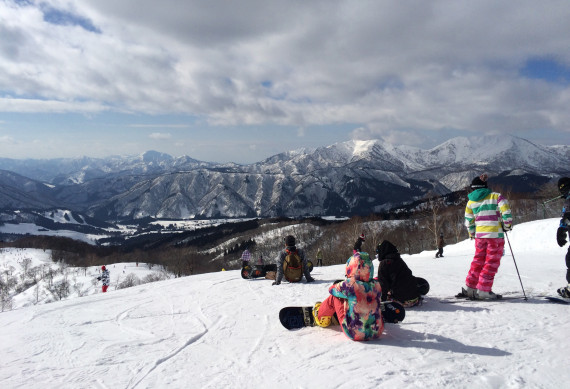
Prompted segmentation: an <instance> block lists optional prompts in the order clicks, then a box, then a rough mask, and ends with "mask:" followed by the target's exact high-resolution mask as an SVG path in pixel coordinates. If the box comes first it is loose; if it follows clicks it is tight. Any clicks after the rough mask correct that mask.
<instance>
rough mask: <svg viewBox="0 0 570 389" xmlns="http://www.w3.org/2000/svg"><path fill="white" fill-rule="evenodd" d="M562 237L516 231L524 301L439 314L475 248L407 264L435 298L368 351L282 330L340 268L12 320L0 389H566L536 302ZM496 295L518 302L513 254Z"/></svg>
mask: <svg viewBox="0 0 570 389" xmlns="http://www.w3.org/2000/svg"><path fill="white" fill-rule="evenodd" d="M556 227H557V221H556V220H555V219H550V220H544V221H537V222H533V223H526V224H521V225H516V226H515V228H514V230H513V231H512V232H511V233H510V239H511V244H512V246H513V250H514V252H515V255H516V260H517V264H518V268H519V271H520V274H521V277H522V281H523V284H524V286H525V291H526V294H527V296H529V301H524V300H522V299H520V300H509V301H502V302H471V301H465V302H458V303H455V304H444V303H441V301H440V300H442V299H449V298H452V297H453V296H454V295H455V294H456V293H457V292H458V291H459V290H460V288H461V286H463V284H464V280H465V276H466V275H467V270H468V268H469V264H470V262H471V259H472V256H473V252H474V250H473V242H472V241H464V242H460V243H458V244H455V245H448V246H446V248H445V251H444V255H445V257H444V258H441V259H434V258H433V257H434V253H435V250H433V251H426V252H423V253H420V254H417V255H413V256H407V255H404V256H403V258H404V260H405V261H406V262H407V263H408V265H409V266H410V268H411V269H412V271H413V272H414V274H415V275H417V276H420V277H424V278H426V279H427V280H428V281H429V282H430V285H431V290H430V293H429V295H428V296H427V298H426V301H425V303H424V305H422V306H421V307H414V308H410V309H408V310H407V312H406V319H405V320H404V322H402V323H401V324H397V325H393V324H386V327H385V331H384V334H383V336H382V337H381V338H380V339H378V340H375V341H371V342H353V341H350V340H348V339H347V337H346V336H345V335H344V334H343V333H342V331H341V330H340V327H338V326H337V327H329V328H319V327H313V328H303V329H301V330H297V331H287V330H286V329H284V328H283V327H282V326H281V324H280V323H279V319H278V312H279V310H280V309H281V308H282V307H284V306H287V305H308V304H313V303H314V302H315V301H322V300H323V299H324V298H325V297H326V295H327V290H328V287H329V285H330V284H331V283H332V282H333V281H334V280H336V279H339V278H342V277H343V274H344V266H342V265H340V266H330V267H317V268H315V269H314V270H313V273H312V275H313V276H314V277H315V279H316V282H315V283H311V284H305V283H302V284H288V283H287V282H283V283H282V284H281V285H279V286H271V281H269V280H265V279H254V280H244V279H242V278H241V276H240V272H239V271H225V272H218V273H210V274H202V275H197V276H191V277H184V278H178V279H171V280H167V281H162V282H156V283H151V284H145V285H141V286H138V287H133V288H128V289H122V290H111V291H110V292H108V293H105V294H102V293H98V294H95V295H89V296H87V297H81V298H75V299H71V300H67V301H61V302H55V303H51V304H45V305H35V306H29V307H26V308H20V309H15V310H13V311H9V312H4V313H1V314H0V328H2V332H1V334H0V362H1V363H2V369H0V386H1V387H2V388H41V389H45V388H56V387H57V388H73V389H77V388H137V389H141V388H162V387H170V388H220V387H232V388H256V387H271V388H314V387H315V386H318V385H321V383H322V382H323V380H326V383H327V387H330V388H346V389H349V388H350V389H352V388H354V387H358V388H379V387H380V388H394V387H406V388H436V387H437V388H441V387H449V388H473V387H476V388H521V387H532V388H545V389H546V388H561V387H566V386H567V385H568V382H569V380H570V374H569V373H568V369H567V366H566V365H567V355H566V354H567V350H568V348H569V347H570V339H569V338H568V331H565V330H564V329H565V328H567V324H568V323H567V322H568V319H567V318H568V314H569V312H568V306H565V305H559V304H552V303H549V302H547V301H545V300H544V299H543V298H541V297H539V296H542V295H546V294H553V293H555V291H556V289H557V288H558V287H560V286H561V285H563V283H564V282H565V281H564V274H565V271H566V269H565V265H564V255H565V252H566V248H559V247H558V246H557V245H556V241H555V230H556ZM364 249H368V250H369V251H372V250H371V248H368V247H366V246H365V247H364ZM350 254H351V253H350V252H349V250H347V253H346V254H345V256H346V257H347V258H348V256H350ZM375 268H376V269H377V262H376V261H375ZM493 289H494V290H495V291H496V292H497V293H502V294H505V295H522V291H521V286H520V283H519V279H518V276H517V273H516V269H515V267H514V264H513V260H512V257H511V256H510V253H509V252H508V251H507V254H506V255H505V257H503V259H502V263H501V267H500V268H499V271H498V274H497V277H496V279H495V285H494V288H493Z"/></svg>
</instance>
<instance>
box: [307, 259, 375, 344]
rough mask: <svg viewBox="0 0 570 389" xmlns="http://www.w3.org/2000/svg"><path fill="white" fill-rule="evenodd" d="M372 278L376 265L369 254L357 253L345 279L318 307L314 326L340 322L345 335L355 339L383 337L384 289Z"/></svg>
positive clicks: (332, 287) (349, 262)
mask: <svg viewBox="0 0 570 389" xmlns="http://www.w3.org/2000/svg"><path fill="white" fill-rule="evenodd" d="M373 276H374V265H373V264H372V261H371V260H370V257H369V256H368V254H367V253H365V252H358V251H357V252H356V253H354V254H353V255H352V256H351V257H350V258H349V259H348V262H347V265H346V279H345V280H343V281H338V282H336V283H334V284H333V285H331V286H330V287H329V296H328V297H327V298H326V299H325V300H324V301H323V302H322V303H320V302H317V303H316V304H315V307H314V308H313V317H314V318H315V323H316V324H317V325H319V326H321V327H328V326H329V325H331V324H333V322H334V321H335V320H338V323H340V325H341V327H342V330H343V331H344V334H345V335H346V336H347V337H348V338H350V339H352V340H370V339H375V338H378V337H380V335H382V331H383V330H384V319H383V318H382V304H381V297H382V289H381V287H380V283H378V281H376V280H374V279H373ZM335 315H336V317H335ZM334 324H336V323H334Z"/></svg>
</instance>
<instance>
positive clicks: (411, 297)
mask: <svg viewBox="0 0 570 389" xmlns="http://www.w3.org/2000/svg"><path fill="white" fill-rule="evenodd" d="M376 253H377V254H378V260H379V261H380V266H379V268H378V281H379V282H380V285H382V301H386V300H389V299H391V300H396V301H398V302H400V303H401V304H402V305H403V306H404V307H413V306H415V305H419V304H421V302H422V294H426V293H427V290H429V286H426V287H427V289H424V287H422V286H421V285H419V284H422V283H426V284H427V282H426V281H425V280H423V279H420V278H418V277H414V275H413V274H412V271H411V270H410V268H409V267H408V265H406V262H404V260H403V259H402V258H401V257H400V253H398V249H397V248H396V246H394V245H393V244H392V243H391V242H389V241H387V240H384V241H383V242H382V243H380V244H379V245H378V246H377V247H376ZM422 289H424V290H422ZM422 292H423V293H422Z"/></svg>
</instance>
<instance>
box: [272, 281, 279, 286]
mask: <svg viewBox="0 0 570 389" xmlns="http://www.w3.org/2000/svg"><path fill="white" fill-rule="evenodd" d="M280 283H281V281H273V283H272V284H271V286H273V285H279V284H280Z"/></svg>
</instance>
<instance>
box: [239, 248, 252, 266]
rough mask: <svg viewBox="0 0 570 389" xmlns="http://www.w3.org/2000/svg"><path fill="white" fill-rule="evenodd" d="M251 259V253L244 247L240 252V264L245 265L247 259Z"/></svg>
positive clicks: (246, 264) (247, 263) (247, 261)
mask: <svg viewBox="0 0 570 389" xmlns="http://www.w3.org/2000/svg"><path fill="white" fill-rule="evenodd" d="M250 260H251V253H250V252H249V250H248V249H245V250H244V252H243V253H242V254H241V266H242V267H246V266H248V265H249V261H250Z"/></svg>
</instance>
